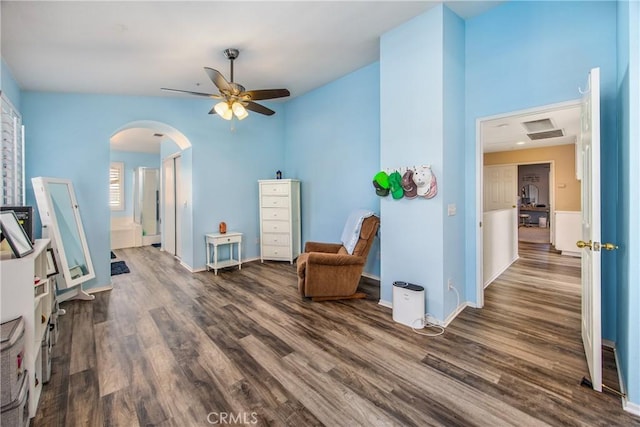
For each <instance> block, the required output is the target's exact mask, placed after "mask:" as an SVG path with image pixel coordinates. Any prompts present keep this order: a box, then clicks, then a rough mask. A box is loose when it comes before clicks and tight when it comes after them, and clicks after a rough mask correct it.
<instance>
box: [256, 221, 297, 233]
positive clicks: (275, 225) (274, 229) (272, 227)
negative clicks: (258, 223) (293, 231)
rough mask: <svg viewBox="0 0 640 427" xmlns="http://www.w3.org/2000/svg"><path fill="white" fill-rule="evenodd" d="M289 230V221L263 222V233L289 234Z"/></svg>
mask: <svg viewBox="0 0 640 427" xmlns="http://www.w3.org/2000/svg"><path fill="white" fill-rule="evenodd" d="M289 228H291V224H290V223H289V221H262V232H263V233H288V232H289Z"/></svg>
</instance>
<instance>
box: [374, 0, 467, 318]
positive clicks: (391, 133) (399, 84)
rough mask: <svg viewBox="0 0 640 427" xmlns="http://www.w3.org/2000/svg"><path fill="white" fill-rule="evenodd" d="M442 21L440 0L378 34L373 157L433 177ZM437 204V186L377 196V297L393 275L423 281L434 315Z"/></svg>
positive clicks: (439, 167) (439, 274)
mask: <svg viewBox="0 0 640 427" xmlns="http://www.w3.org/2000/svg"><path fill="white" fill-rule="evenodd" d="M443 25H444V23H443V7H442V6H436V7H434V8H432V9H430V10H429V11H427V12H426V13H423V14H422V15H419V16H417V17H416V18H413V19H412V20H410V21H408V22H407V23H405V24H403V25H401V26H399V27H397V28H395V29H393V30H391V31H389V32H387V33H385V34H383V35H382V37H381V39H380V129H381V131H380V162H381V163H380V164H381V166H382V167H383V168H385V169H386V168H391V169H392V170H395V168H401V167H405V166H414V165H416V166H420V165H431V167H432V170H433V172H434V173H435V175H436V177H437V178H438V179H439V180H440V182H439V184H442V182H441V181H442V171H443V169H444V165H443V137H444V113H443V95H444V94H443V78H444V77H443V72H444V64H443V61H444V57H443ZM399 93H400V94H401V96H398V94H399ZM442 206H443V195H442V193H439V194H438V195H437V196H435V197H434V198H433V199H429V200H427V199H424V198H422V197H418V198H416V199H404V198H403V199H400V200H394V199H392V198H391V196H388V197H385V198H384V199H382V201H381V203H380V209H381V213H382V244H381V252H382V264H381V283H380V299H381V300H383V301H385V302H392V299H393V298H392V294H393V282H394V281H406V282H411V283H415V284H418V285H421V286H424V288H425V291H426V295H425V296H426V311H427V312H428V313H430V314H432V315H433V316H435V317H436V318H438V319H443V311H444V309H443V304H442V303H443V283H444V281H443V269H442V265H443V250H442V248H443V240H444V236H443V215H442ZM460 261H462V260H460ZM461 266H462V265H460V267H461Z"/></svg>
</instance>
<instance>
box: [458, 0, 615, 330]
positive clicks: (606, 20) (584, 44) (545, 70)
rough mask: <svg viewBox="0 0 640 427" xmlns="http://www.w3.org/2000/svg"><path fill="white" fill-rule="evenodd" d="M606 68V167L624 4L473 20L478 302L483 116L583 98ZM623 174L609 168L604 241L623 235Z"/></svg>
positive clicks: (515, 11) (502, 13)
mask: <svg viewBox="0 0 640 427" xmlns="http://www.w3.org/2000/svg"><path fill="white" fill-rule="evenodd" d="M594 67H600V73H601V96H602V101H601V111H602V113H601V129H602V170H603V171H612V170H616V167H617V146H616V137H617V135H616V132H617V131H616V110H617V105H616V95H617V88H616V3H615V2H508V3H504V4H502V5H500V6H498V7H496V8H494V9H491V10H490V11H489V12H487V13H485V14H483V15H480V16H478V17H476V18H473V19H470V20H468V21H467V22H466V70H467V74H466V93H467V95H466V114H465V116H466V144H467V147H466V171H467V172H466V177H465V182H466V203H465V204H466V206H467V209H469V215H468V219H467V227H466V235H467V248H466V254H465V258H466V259H467V265H466V272H467V286H466V296H467V299H468V300H470V301H472V302H475V300H476V283H475V276H476V274H475V271H476V263H475V252H476V239H475V232H476V227H477V224H478V222H479V221H480V220H481V218H476V215H475V214H474V213H472V211H471V209H475V207H476V202H475V191H476V159H475V150H476V133H475V130H476V128H475V125H476V119H478V118H482V117H486V116H490V115H495V114H499V113H507V112H510V111H514V110H522V109H526V108H531V107H535V106H541V105H546V104H551V103H557V102H562V101H568V100H574V99H578V98H580V93H579V91H578V88H579V87H584V86H585V84H586V79H587V74H588V73H589V70H590V69H591V68H594ZM617 189H618V188H617V176H616V175H615V174H608V173H603V174H602V221H603V222H602V240H603V241H616V229H615V217H616V211H615V209H616V208H615V206H616V195H617ZM615 258H616V254H615V253H608V254H603V257H602V260H603V268H602V286H603V292H602V303H603V307H602V308H603V335H604V338H607V339H610V340H615V338H616V337H615V335H616V331H615V311H616V297H615V294H616V292H615V284H616V271H615V262H616V261H615Z"/></svg>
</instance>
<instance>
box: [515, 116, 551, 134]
mask: <svg viewBox="0 0 640 427" xmlns="http://www.w3.org/2000/svg"><path fill="white" fill-rule="evenodd" d="M522 126H524V128H525V129H526V130H527V133H537V132H543V131H547V130H551V129H553V128H555V126H554V125H553V123H551V120H550V119H540V120H531V121H530V122H522Z"/></svg>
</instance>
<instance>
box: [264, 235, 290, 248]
mask: <svg viewBox="0 0 640 427" xmlns="http://www.w3.org/2000/svg"><path fill="white" fill-rule="evenodd" d="M262 244H263V245H265V246H288V245H289V233H264V234H263V235H262Z"/></svg>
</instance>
